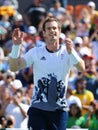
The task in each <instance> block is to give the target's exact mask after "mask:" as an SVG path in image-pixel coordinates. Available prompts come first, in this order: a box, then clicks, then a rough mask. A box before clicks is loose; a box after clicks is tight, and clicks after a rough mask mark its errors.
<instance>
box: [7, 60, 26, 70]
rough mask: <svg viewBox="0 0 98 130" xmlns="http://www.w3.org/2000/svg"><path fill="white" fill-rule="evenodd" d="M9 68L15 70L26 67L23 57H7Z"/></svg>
mask: <svg viewBox="0 0 98 130" xmlns="http://www.w3.org/2000/svg"><path fill="white" fill-rule="evenodd" d="M9 65H10V70H11V71H13V72H15V71H18V70H20V69H23V68H25V67H26V61H25V60H24V58H17V59H14V58H11V57H10V58H9Z"/></svg>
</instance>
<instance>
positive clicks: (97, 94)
mask: <svg viewBox="0 0 98 130" xmlns="http://www.w3.org/2000/svg"><path fill="white" fill-rule="evenodd" d="M84 60H85V66H86V69H85V71H84V73H83V76H84V77H85V78H86V80H87V86H86V88H87V89H88V90H90V91H91V92H93V94H94V98H95V99H96V100H98V72H97V70H96V62H95V60H94V56H93V55H91V56H89V55H85V57H84Z"/></svg>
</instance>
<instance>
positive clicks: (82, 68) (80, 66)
mask: <svg viewBox="0 0 98 130" xmlns="http://www.w3.org/2000/svg"><path fill="white" fill-rule="evenodd" d="M75 67H76V68H77V69H78V70H79V71H80V72H83V71H85V62H84V61H83V60H80V61H79V62H78V64H76V65H75Z"/></svg>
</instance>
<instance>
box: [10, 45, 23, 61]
mask: <svg viewBox="0 0 98 130" xmlns="http://www.w3.org/2000/svg"><path fill="white" fill-rule="evenodd" d="M20 47H21V45H13V46H12V51H11V53H10V54H9V56H10V57H12V58H15V59H17V58H18V57H19V54H20Z"/></svg>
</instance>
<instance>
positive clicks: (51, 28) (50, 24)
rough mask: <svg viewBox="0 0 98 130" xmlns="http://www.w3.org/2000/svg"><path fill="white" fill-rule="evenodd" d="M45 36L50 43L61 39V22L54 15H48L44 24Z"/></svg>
mask: <svg viewBox="0 0 98 130" xmlns="http://www.w3.org/2000/svg"><path fill="white" fill-rule="evenodd" d="M42 29H43V36H44V37H45V39H46V41H47V42H48V43H54V42H57V41H59V36H60V33H61V24H60V22H59V21H58V20H57V19H56V18H54V17H48V18H47V19H46V20H45V21H44V23H43V26H42Z"/></svg>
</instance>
